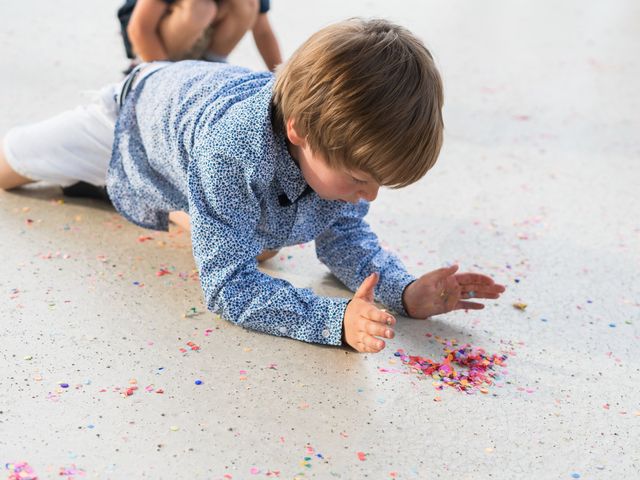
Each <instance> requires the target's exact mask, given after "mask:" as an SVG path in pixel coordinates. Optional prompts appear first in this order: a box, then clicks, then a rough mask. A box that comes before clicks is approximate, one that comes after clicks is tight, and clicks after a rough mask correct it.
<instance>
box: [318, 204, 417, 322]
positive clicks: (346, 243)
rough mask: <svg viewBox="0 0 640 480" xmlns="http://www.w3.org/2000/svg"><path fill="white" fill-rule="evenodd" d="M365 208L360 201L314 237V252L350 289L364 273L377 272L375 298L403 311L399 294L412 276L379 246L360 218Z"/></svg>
mask: <svg viewBox="0 0 640 480" xmlns="http://www.w3.org/2000/svg"><path fill="white" fill-rule="evenodd" d="M368 210H369V205H368V204H367V203H366V202H360V203H359V204H357V205H355V206H354V207H353V208H352V209H351V210H350V212H349V213H347V214H346V215H344V216H342V217H341V218H340V219H339V220H338V221H336V222H334V223H333V224H332V225H331V226H330V227H329V228H327V230H325V231H324V232H323V233H322V234H321V235H320V236H318V237H317V238H316V253H317V255H318V258H319V259H320V261H321V262H322V263H324V264H325V265H327V267H329V269H330V270H331V272H332V273H333V274H334V275H335V276H336V277H338V278H339V279H340V281H342V283H344V284H345V285H346V286H347V287H348V288H349V289H350V290H352V291H355V290H356V289H357V288H358V286H359V285H360V284H361V282H362V281H363V280H364V279H365V278H366V277H367V276H368V275H370V274H371V273H374V272H377V273H379V274H380V280H379V282H378V284H377V286H376V288H375V297H376V299H377V300H379V301H381V302H382V303H384V304H385V305H387V306H388V307H390V308H392V309H393V310H395V311H397V312H399V313H401V314H402V315H407V312H406V311H405V308H404V306H403V303H402V294H403V291H404V289H405V287H407V285H409V284H410V283H411V282H413V281H414V280H415V277H414V276H412V275H410V274H409V273H408V272H407V271H406V269H405V267H404V265H403V264H402V262H401V261H400V259H398V258H397V257H396V256H395V255H393V254H391V253H389V252H387V251H385V250H383V249H382V247H381V246H380V243H379V242H378V237H377V236H376V235H375V233H373V231H372V230H371V227H369V225H368V224H367V222H365V220H364V218H363V217H364V216H365V215H366V213H367V211H368ZM407 316H408V315H407Z"/></svg>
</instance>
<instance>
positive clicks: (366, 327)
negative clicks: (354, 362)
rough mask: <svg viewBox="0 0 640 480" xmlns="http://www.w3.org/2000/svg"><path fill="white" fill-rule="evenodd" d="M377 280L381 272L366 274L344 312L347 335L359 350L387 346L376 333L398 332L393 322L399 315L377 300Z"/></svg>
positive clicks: (370, 349)
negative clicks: (390, 312)
mask: <svg viewBox="0 0 640 480" xmlns="http://www.w3.org/2000/svg"><path fill="white" fill-rule="evenodd" d="M377 283H378V274H377V273H372V274H371V275H369V276H368V277H367V278H365V279H364V281H363V282H362V284H361V285H360V287H359V288H358V291H356V293H355V294H354V296H353V298H352V299H351V301H350V302H349V304H348V305H347V309H346V310H345V312H344V320H343V329H344V339H345V341H346V342H347V343H348V344H349V345H351V346H352V347H353V348H355V349H356V350H357V351H358V352H372V353H374V352H379V351H380V350H382V349H383V348H384V347H385V342H384V340H381V339H380V338H376V337H383V338H393V337H394V336H395V332H394V331H393V326H394V325H395V324H396V319H395V318H394V317H393V315H391V314H389V313H387V312H385V311H384V310H380V309H379V308H378V307H376V306H375V305H374V303H373V290H374V288H375V286H376V284H377Z"/></svg>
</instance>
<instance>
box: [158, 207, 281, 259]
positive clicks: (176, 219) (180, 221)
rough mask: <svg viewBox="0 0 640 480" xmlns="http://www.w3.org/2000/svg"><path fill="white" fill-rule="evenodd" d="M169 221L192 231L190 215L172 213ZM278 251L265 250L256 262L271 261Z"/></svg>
mask: <svg viewBox="0 0 640 480" xmlns="http://www.w3.org/2000/svg"><path fill="white" fill-rule="evenodd" d="M169 220H171V221H172V222H173V223H175V224H176V225H178V226H179V227H181V228H182V229H184V230H185V231H187V232H190V231H191V217H189V214H187V213H185V212H170V213H169ZM278 251H279V250H264V251H263V252H261V253H260V255H258V256H257V257H256V260H258V262H264V261H265V260H269V259H270V258H273V257H275V256H276V255H277V254H278Z"/></svg>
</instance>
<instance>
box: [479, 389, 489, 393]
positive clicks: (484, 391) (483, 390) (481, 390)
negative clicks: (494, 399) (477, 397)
mask: <svg viewBox="0 0 640 480" xmlns="http://www.w3.org/2000/svg"><path fill="white" fill-rule="evenodd" d="M480 393H484V394H487V393H489V390H488V389H486V388H484V387H483V388H481V389H480Z"/></svg>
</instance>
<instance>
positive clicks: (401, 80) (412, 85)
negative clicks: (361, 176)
mask: <svg viewBox="0 0 640 480" xmlns="http://www.w3.org/2000/svg"><path fill="white" fill-rule="evenodd" d="M442 104H443V91H442V80H441V79H440V74H439V73H438V70H437V69H436V66H435V64H434V61H433V58H432V57H431V54H430V53H429V51H428V50H427V48H426V47H425V46H424V45H423V43H422V42H421V41H420V40H418V39H417V38H416V37H415V36H414V35H413V34H412V33H411V32H409V31H408V30H407V29H405V28H403V27H400V26H398V25H394V24H393V23H390V22H388V21H386V20H379V19H375V20H362V19H351V20H347V21H344V22H340V23H337V24H335V25H331V26H329V27H326V28H324V29H322V30H320V31H319V32H317V33H315V34H314V35H313V36H311V38H309V39H308V40H307V41H306V42H305V43H304V44H303V45H302V46H301V47H300V48H298V50H297V51H296V52H295V53H294V54H293V56H292V57H291V59H290V60H289V61H288V62H287V63H286V64H285V65H283V66H282V67H281V68H280V69H279V70H278V72H277V75H276V82H275V88H274V94H273V105H274V112H273V113H274V121H275V123H274V124H275V125H276V127H277V128H282V127H284V125H285V122H286V121H287V120H289V119H293V121H294V125H295V128H296V131H297V133H298V134H299V135H300V136H302V137H306V139H307V142H309V145H310V147H311V149H312V151H313V152H314V153H316V154H320V155H322V156H323V157H325V158H326V160H327V162H328V163H329V165H330V166H333V167H337V168H340V167H342V168H347V169H358V170H361V171H364V172H366V173H368V174H370V175H371V176H372V177H373V178H374V179H375V180H376V181H377V182H378V183H380V184H381V185H386V186H390V187H393V188H398V187H403V186H406V185H409V184H411V183H413V182H415V181H416V180H418V179H420V178H422V176H424V174H425V173H427V171H428V170H429V169H430V168H431V167H432V166H433V165H434V164H435V162H436V159H437V158H438V154H439V152H440V147H441V145H442V130H443V122H442Z"/></svg>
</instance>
